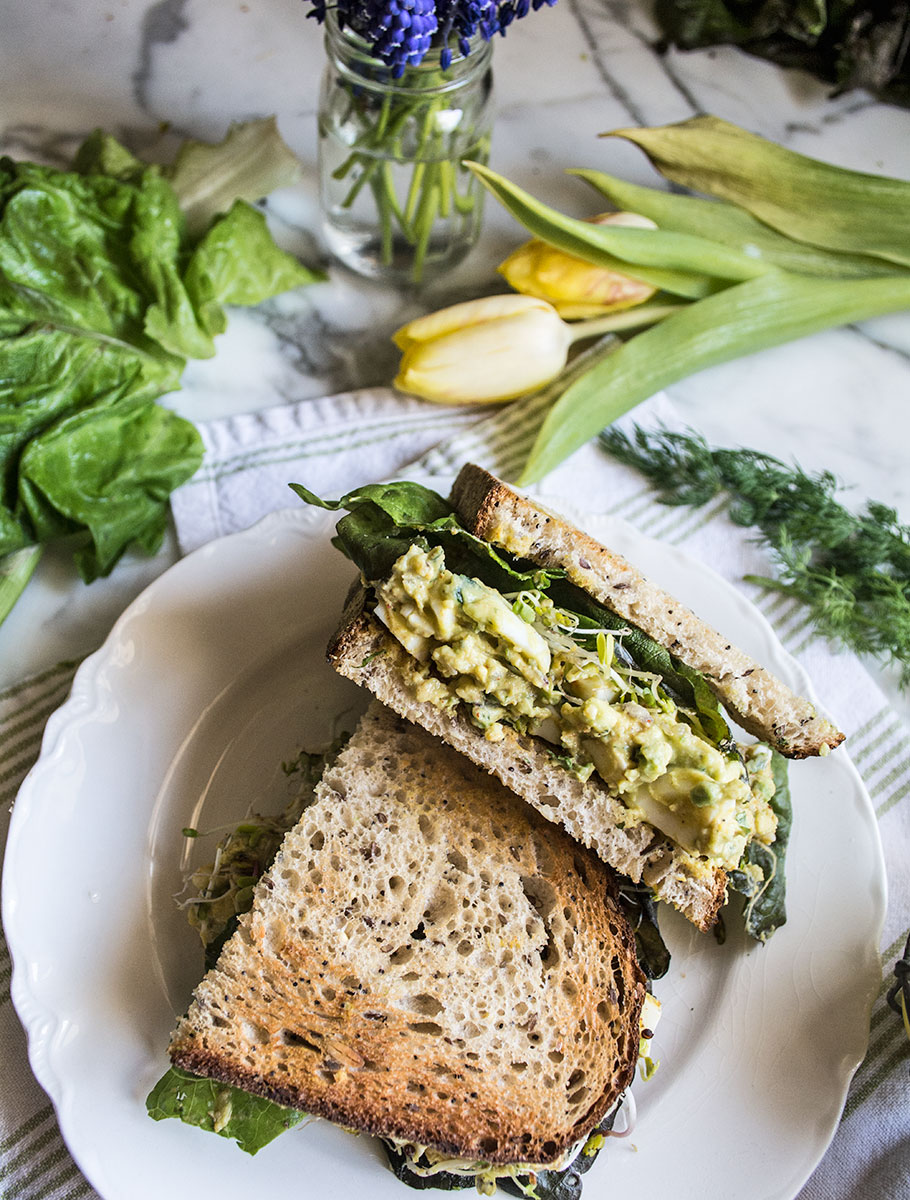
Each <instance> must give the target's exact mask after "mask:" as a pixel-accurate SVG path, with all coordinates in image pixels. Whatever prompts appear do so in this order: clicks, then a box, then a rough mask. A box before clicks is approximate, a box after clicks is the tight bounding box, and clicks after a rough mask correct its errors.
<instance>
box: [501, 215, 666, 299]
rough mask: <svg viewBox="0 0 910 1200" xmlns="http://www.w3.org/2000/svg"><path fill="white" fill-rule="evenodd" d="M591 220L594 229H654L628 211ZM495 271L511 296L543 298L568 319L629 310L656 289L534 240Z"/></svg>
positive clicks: (537, 239) (652, 225) (646, 221)
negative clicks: (605, 227)
mask: <svg viewBox="0 0 910 1200" xmlns="http://www.w3.org/2000/svg"><path fill="white" fill-rule="evenodd" d="M590 221H591V223H592V224H593V225H625V226H632V227H634V228H637V229H656V228H657V226H656V225H655V224H654V222H653V221H650V220H649V219H648V218H647V217H642V216H639V215H638V213H629V212H615V213H601V214H600V215H599V216H596V217H591V218H590ZM498 270H499V271H500V273H501V274H502V275H504V276H505V278H506V280H507V282H508V283H509V285H510V286H511V287H513V288H514V289H515V290H516V292H521V293H523V294H524V295H526V296H536V297H538V298H539V299H541V300H548V301H549V302H550V303H551V304H552V305H553V307H554V308H555V309H556V311H557V312H558V313H559V315H560V316H561V317H565V318H566V320H569V321H571V320H575V319H578V318H582V317H596V316H600V315H601V314H602V313H610V312H620V311H621V310H622V309H624V308H632V307H633V306H634V305H636V304H642V303H643V302H644V301H645V300H649V299H650V298H651V296H653V295H654V293H655V291H656V290H657V289H656V288H653V287H652V286H651V285H650V284H648V283H642V282H641V281H640V280H638V279H630V278H629V276H628V275H623V274H621V273H620V272H619V271H611V270H608V269H607V268H606V267H597V266H594V264H593V263H589V262H585V260H584V259H582V258H576V256H575V255H574V254H566V253H564V251H562V250H557V249H556V248H555V247H554V246H551V245H549V244H548V243H547V242H543V241H541V240H540V239H539V238H532V240H531V241H530V242H525V244H524V245H523V246H519V248H518V249H517V250H516V251H515V252H514V253H513V254H510V255H509V257H508V258H507V259H506V260H505V262H503V263H502V264H501V265H500V266H499V268H498Z"/></svg>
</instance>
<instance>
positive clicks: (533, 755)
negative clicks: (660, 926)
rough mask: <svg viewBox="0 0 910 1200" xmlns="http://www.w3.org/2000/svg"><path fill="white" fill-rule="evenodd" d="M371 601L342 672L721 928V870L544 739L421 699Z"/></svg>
mask: <svg viewBox="0 0 910 1200" xmlns="http://www.w3.org/2000/svg"><path fill="white" fill-rule="evenodd" d="M365 600H366V593H365V592H364V591H363V590H362V589H358V591H357V592H355V593H354V594H353V595H352V597H351V599H350V600H349V603H348V607H347V609H346V610H345V614H344V617H343V619H342V623H341V626H340V628H339V630H338V632H337V633H336V635H335V637H334V638H333V640H332V642H331V643H330V645H329V648H328V658H329V661H330V662H331V663H332V664H333V666H334V667H335V669H336V670H337V671H339V672H340V673H341V674H342V675H345V676H346V677H347V678H348V679H351V680H353V681H354V682H355V683H358V684H360V685H361V686H362V687H366V688H368V689H369V690H370V691H371V692H372V693H373V695H374V696H376V697H377V698H378V699H379V700H381V701H382V702H383V704H386V705H388V706H389V707H390V708H393V709H394V710H395V712H397V713H399V714H400V715H401V716H403V717H406V718H407V719H408V720H409V721H413V722H414V723H415V724H417V725H420V726H422V727H423V728H424V729H426V730H428V731H429V732H430V733H432V734H435V735H436V736H438V737H441V738H443V740H444V741H446V742H448V743H449V745H450V746H453V747H454V748H455V749H456V750H458V751H460V752H461V753H462V754H464V755H466V756H467V757H468V758H469V759H471V761H472V762H474V763H476V764H477V766H479V767H482V768H483V769H484V770H485V771H489V772H490V773H491V774H493V775H495V776H496V777H497V778H498V779H500V780H501V781H502V782H503V783H504V784H506V786H507V787H509V788H511V790H512V791H513V792H515V793H516V794H517V795H519V796H520V797H521V798H522V799H523V800H525V801H527V803H528V804H530V805H531V806H532V807H533V808H534V809H536V810H537V812H538V813H540V814H541V815H542V816H544V817H546V819H547V820H548V821H553V822H555V823H557V824H559V825H562V826H563V827H564V828H565V829H566V830H567V831H568V832H569V833H570V834H571V835H572V837H574V838H575V839H577V840H578V841H579V842H581V843H582V844H583V845H585V846H588V847H590V848H591V849H593V850H594V851H595V852H596V853H597V854H598V855H599V856H600V857H601V858H602V859H603V860H604V861H605V862H606V863H608V864H609V865H610V866H611V867H613V868H614V869H615V870H617V871H619V872H620V873H621V874H622V875H627V876H628V877H629V878H630V879H632V880H634V881H635V882H638V881H640V880H643V881H644V882H645V883H647V884H648V885H649V886H650V887H652V888H653V889H654V891H655V892H656V894H657V895H658V896H659V897H660V899H662V900H665V901H667V902H668V903H669V904H672V905H673V906H674V907H675V908H677V909H678V910H679V911H680V912H681V913H682V914H683V915H684V916H686V917H687V918H688V919H689V920H690V921H692V922H693V923H694V924H695V925H697V926H698V927H699V928H700V929H703V930H706V929H709V928H710V927H711V926H712V925H713V924H714V922H715V920H716V918H717V912H718V909H719V908H720V906H721V905H722V904H723V902H724V899H725V893H726V879H727V877H726V873H725V872H724V871H723V870H721V869H720V868H716V867H709V866H707V864H705V863H704V862H702V861H699V860H695V859H693V858H692V856H690V855H689V854H687V853H686V852H685V851H684V850H681V849H679V848H678V847H677V846H675V845H674V844H673V843H672V842H671V841H670V840H669V839H668V838H666V837H664V835H663V834H661V833H659V832H658V831H657V830H655V829H654V828H653V826H651V825H647V824H637V825H636V824H632V823H630V818H629V811H628V809H627V808H626V807H625V806H624V805H623V804H622V802H621V801H620V800H619V799H618V798H617V797H616V796H615V795H614V794H613V793H612V792H611V790H610V788H609V786H608V785H607V784H606V783H604V782H603V781H602V780H601V779H600V778H599V777H598V776H597V775H592V776H591V777H590V779H588V780H587V782H582V781H581V780H580V779H578V778H577V776H575V775H573V774H572V773H571V772H570V771H567V770H566V769H565V767H563V766H562V765H561V764H560V763H559V762H558V761H557V759H556V758H555V757H554V755H553V753H552V751H551V750H550V749H548V747H547V746H546V744H545V743H544V742H542V741H540V740H539V739H538V738H535V737H531V736H526V735H523V734H519V733H517V732H516V731H515V730H514V729H511V728H509V727H508V726H506V727H505V730H504V737H503V739H502V740H501V741H498V742H489V741H487V740H486V738H485V737H484V735H483V733H482V732H481V731H480V730H479V729H478V728H477V727H476V726H475V725H473V724H472V723H471V721H470V720H469V719H468V717H467V716H466V715H465V713H464V710H463V708H462V707H461V706H459V707H457V708H454V709H441V708H437V707H436V706H435V705H434V704H432V703H429V702H426V701H424V702H421V701H419V700H417V699H416V697H415V695H414V690H413V689H412V688H411V687H409V686H408V684H407V682H406V678H407V675H406V669H407V666H408V663H409V658H410V656H409V655H408V653H407V651H406V650H405V649H404V648H403V647H402V646H401V644H400V643H399V642H398V641H396V639H395V638H394V637H392V635H391V634H390V633H389V632H388V631H387V630H386V629H385V627H384V626H383V625H381V624H380V623H379V622H378V621H377V620H376V618H375V617H374V616H372V615H371V614H370V612H369V611H368V610H367V609H366V608H365V606H364V605H365Z"/></svg>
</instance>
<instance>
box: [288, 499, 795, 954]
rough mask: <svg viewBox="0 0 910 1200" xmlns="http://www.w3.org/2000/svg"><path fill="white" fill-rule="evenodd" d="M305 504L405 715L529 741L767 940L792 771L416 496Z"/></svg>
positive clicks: (642, 654)
mask: <svg viewBox="0 0 910 1200" xmlns="http://www.w3.org/2000/svg"><path fill="white" fill-rule="evenodd" d="M291 486H292V487H293V489H294V490H295V491H296V492H297V493H298V495H300V496H301V498H302V499H304V500H305V501H306V502H308V503H311V504H316V505H320V506H322V507H325V508H329V509H346V510H347V513H346V515H345V516H343V517H341V519H340V520H339V522H338V524H337V532H336V537H335V539H334V540H335V544H336V546H337V547H338V548H339V549H341V550H342V551H343V552H344V553H345V554H346V555H347V556H348V557H349V558H350V559H351V560H352V561H353V562H354V563H355V564H356V565H357V566H358V567H359V568H360V571H361V576H362V581H363V583H364V585H365V586H367V587H368V588H369V591H370V595H371V598H372V599H371V603H372V612H373V615H374V616H375V618H376V619H377V620H378V621H379V622H380V623H381V624H382V626H384V627H385V629H387V630H388V632H389V633H390V634H391V635H392V636H393V637H394V638H395V640H396V641H397V642H398V643H399V644H400V646H401V647H403V648H404V650H405V651H406V652H407V655H408V659H407V664H406V666H405V667H404V682H405V684H406V686H407V688H408V690H409V692H410V694H411V695H412V696H413V698H414V699H415V701H417V702H419V703H422V704H427V703H428V704H431V705H433V706H435V707H436V708H438V709H440V710H443V711H459V712H461V713H462V714H464V715H465V716H466V717H467V719H468V720H469V721H470V722H471V724H472V725H473V726H474V727H475V728H476V729H477V730H478V731H479V732H480V733H482V736H483V738H484V739H485V740H486V741H487V742H489V743H493V744H495V743H497V742H501V741H502V739H503V738H505V737H506V735H507V730H509V729H511V730H514V731H516V732H518V733H519V734H522V735H530V736H531V737H533V738H535V739H539V740H540V741H541V742H542V743H543V744H544V745H545V746H546V747H547V748H548V750H549V752H550V753H551V755H552V756H553V758H555V759H556V760H557V761H558V762H559V763H560V764H561V765H562V766H564V767H565V769H566V770H567V771H569V772H570V773H571V774H573V775H575V776H576V777H577V778H578V779H580V780H582V781H585V780H588V779H590V778H592V777H594V778H596V779H599V780H601V781H602V782H603V783H604V784H606V785H607V787H608V788H609V790H610V793H611V794H612V795H613V796H615V797H617V798H618V799H619V800H620V801H621V803H622V805H623V808H624V813H623V818H622V820H623V822H624V824H625V825H626V827H633V826H644V827H650V828H651V829H653V830H656V831H659V833H660V834H662V835H663V836H664V837H665V838H666V839H668V840H669V841H670V842H671V843H672V844H673V846H674V847H675V850H676V853H677V861H681V862H683V863H684V864H685V868H686V870H687V872H688V873H689V874H690V875H692V876H696V877H697V876H699V875H700V874H701V875H703V876H705V877H707V876H709V875H710V874H712V873H715V872H716V871H717V870H718V869H720V870H722V871H724V872H725V873H726V878H727V885H728V887H730V888H732V889H733V890H734V891H737V892H740V893H742V894H743V895H744V896H745V905H744V919H745V925H746V929H747V930H748V932H749V933H750V934H752V936H754V937H756V938H758V939H760V940H762V941H763V940H765V939H766V938H767V937H768V936H769V935H770V934H771V933H772V932H773V931H774V929H775V928H777V927H778V926H779V925H781V924H782V923H783V922H784V920H785V912H784V878H783V856H784V852H785V848H786V841H787V835H788V832H789V825H790V808H789V798H788V792H787V786H786V762H785V760H784V759H783V758H782V757H781V756H780V755H779V754H778V753H777V752H776V751H772V749H771V748H770V747H768V746H767V745H765V744H763V743H760V742H758V743H753V744H750V745H745V744H740V743H738V742H736V741H734V739H733V737H732V736H731V732H730V728H729V726H728V724H727V721H726V718H725V715H724V713H723V710H722V708H721V706H720V704H719V702H718V700H717V698H716V697H715V695H714V693H713V692H712V690H711V689H710V688H709V686H708V684H707V682H706V681H705V679H704V678H703V677H702V676H701V675H700V674H699V673H698V672H697V671H695V670H693V669H692V668H690V667H687V666H685V665H684V664H682V663H681V662H680V661H679V660H678V659H676V658H675V657H674V656H673V655H672V654H670V653H669V651H667V650H666V649H665V648H664V647H662V646H660V645H659V644H657V643H656V642H655V641H653V640H652V639H651V638H650V637H648V636H647V635H645V634H644V633H643V632H642V631H641V630H640V629H638V628H636V627H635V626H634V625H632V624H630V623H629V622H628V621H625V620H623V619H621V618H620V617H618V616H617V615H616V614H615V613H613V612H611V611H610V610H609V609H607V608H605V607H604V606H603V605H601V604H599V603H598V602H597V601H595V600H594V599H593V598H592V597H591V596H590V595H589V594H588V593H586V592H585V591H583V590H582V589H581V588H579V587H578V586H576V585H575V584H573V583H571V582H569V580H568V579H567V578H566V577H565V573H564V572H562V571H560V570H554V569H549V568H540V567H535V566H533V565H532V564H529V563H528V562H526V561H524V560H521V559H518V558H516V557H515V556H513V555H511V554H509V553H508V552H507V551H505V550H503V549H501V548H500V547H498V546H497V547H494V546H493V545H491V544H490V543H489V542H487V541H485V540H484V539H482V538H479V537H477V536H475V535H474V534H472V533H471V532H470V531H469V530H468V529H466V528H465V527H464V526H463V525H462V524H461V522H460V520H459V517H458V515H457V513H456V512H455V510H454V509H453V508H452V507H451V506H450V504H449V503H448V502H447V501H446V500H444V499H443V498H442V497H441V496H439V495H437V494H436V493H435V492H432V491H430V490H429V489H427V488H424V487H423V486H421V485H419V484H416V483H409V482H397V483H390V484H377V485H371V486H368V487H364V488H361V489H359V490H357V491H354V492H351V493H349V494H348V495H346V496H343V497H342V498H341V499H340V500H338V501H334V502H332V501H324V500H321V499H319V498H318V497H316V496H314V495H313V493H311V492H309V491H308V490H307V489H306V488H304V487H302V486H300V485H296V484H292V485H291Z"/></svg>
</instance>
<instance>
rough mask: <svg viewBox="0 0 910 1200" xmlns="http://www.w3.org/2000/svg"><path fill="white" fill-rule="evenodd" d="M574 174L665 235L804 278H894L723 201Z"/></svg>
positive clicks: (874, 263)
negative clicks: (706, 240) (700, 240)
mask: <svg viewBox="0 0 910 1200" xmlns="http://www.w3.org/2000/svg"><path fill="white" fill-rule="evenodd" d="M569 174H570V175H576V176H577V177H578V178H579V179H583V180H584V181H585V183H589V184H590V185H591V186H592V187H593V188H596V189H597V191H598V192H600V193H601V195H603V196H606V197H607V199H608V200H610V202H611V203H612V204H615V205H616V207H617V208H618V209H622V210H625V211H626V212H636V213H639V214H640V215H641V216H643V217H649V218H650V219H651V220H652V221H654V223H655V224H656V225H659V226H660V228H661V229H665V230H668V231H672V232H674V233H690V234H696V235H699V236H703V237H710V238H711V239H712V241H715V242H721V243H723V245H725V246H732V247H733V248H734V249H736V250H739V251H740V252H741V253H743V254H754V253H755V252H756V251H758V252H759V253H760V254H761V257H762V259H763V260H764V261H765V262H769V263H773V264H774V265H775V266H777V267H782V268H783V269H784V270H786V271H794V272H796V274H799V275H817V276H820V277H822V278H839V279H847V278H860V279H861V278H864V277H866V276H876V275H893V274H894V273H895V267H894V264H892V263H886V262H883V261H882V260H881V259H879V258H873V257H871V256H867V255H863V254H847V253H841V252H832V251H831V250H821V249H819V248H817V247H816V246H810V245H808V244H807V243H806V242H796V241H793V240H792V239H791V238H788V237H785V236H784V235H783V234H782V233H778V232H777V230H775V229H772V228H771V227H770V226H768V225H765V224H764V223H763V222H762V221H759V220H758V218H757V217H753V216H752V214H751V213H749V212H747V211H746V210H745V209H742V208H737V207H736V206H735V205H733V204H728V203H727V202H726V201H723V200H707V199H705V198H704V197H702V196H683V195H680V194H679V193H676V192H668V191H664V190H663V189H662V188H650V187H641V186H640V185H638V184H635V183H627V182H626V181H625V180H624V179H618V178H617V177H616V176H615V175H607V174H606V173H605V172H603V171H588V170H584V169H583V168H582V169H577V170H571V171H570V172H569Z"/></svg>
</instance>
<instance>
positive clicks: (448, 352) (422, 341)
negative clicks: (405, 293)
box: [394, 295, 574, 404]
mask: <svg viewBox="0 0 910 1200" xmlns="http://www.w3.org/2000/svg"><path fill="white" fill-rule="evenodd" d="M394 340H395V344H396V345H397V346H398V347H399V349H401V350H402V351H404V354H403V356H402V360H401V365H400V367H399V369H398V376H397V378H396V379H395V387H397V388H398V389H399V390H400V391H403V392H411V393H413V394H414V395H415V396H422V397H423V399H424V400H435V401H436V402H437V403H438V404H490V403H494V402H496V401H498V400H514V399H515V397H516V396H522V395H524V394H525V392H530V391H532V390H533V389H534V388H537V387H540V386H541V385H542V384H544V383H548V382H549V381H550V380H551V379H555V377H556V376H557V375H558V374H559V372H560V371H561V370H562V369H563V367H564V366H565V365H566V358H567V357H568V353H569V346H570V345H571V344H572V341H573V340H574V339H573V331H572V329H571V328H570V327H569V326H568V325H566V324H565V323H564V322H563V321H562V320H560V318H559V315H558V313H557V312H556V309H555V308H553V306H552V305H551V304H547V302H546V301H544V300H536V299H534V298H533V297H531V296H515V295H503V296H485V297H484V298H483V299H480V300H467V301H465V302H464V303H463V304H453V305H452V306H451V307H450V308H443V309H441V310H440V311H439V312H435V313H430V314H429V315H428V316H425V317H418V318H417V320H415V321H411V322H410V323H409V324H408V325H405V326H404V327H403V328H401V329H399V330H398V332H397V333H396V334H395V336H394Z"/></svg>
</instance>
